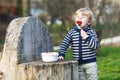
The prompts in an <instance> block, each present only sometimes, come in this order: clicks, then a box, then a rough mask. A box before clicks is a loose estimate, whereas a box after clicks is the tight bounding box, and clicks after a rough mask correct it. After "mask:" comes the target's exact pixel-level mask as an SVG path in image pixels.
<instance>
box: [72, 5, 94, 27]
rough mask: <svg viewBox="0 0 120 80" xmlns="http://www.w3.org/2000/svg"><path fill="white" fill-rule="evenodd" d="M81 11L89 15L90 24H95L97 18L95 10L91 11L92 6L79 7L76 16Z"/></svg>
mask: <svg viewBox="0 0 120 80" xmlns="http://www.w3.org/2000/svg"><path fill="white" fill-rule="evenodd" d="M80 12H82V15H86V16H87V17H89V20H88V23H89V25H93V24H94V22H95V18H94V15H93V12H92V11H91V9H90V8H88V7H84V8H80V9H78V10H77V11H76V12H75V14H74V18H75V17H76V16H77V15H78V14H79V13H80Z"/></svg>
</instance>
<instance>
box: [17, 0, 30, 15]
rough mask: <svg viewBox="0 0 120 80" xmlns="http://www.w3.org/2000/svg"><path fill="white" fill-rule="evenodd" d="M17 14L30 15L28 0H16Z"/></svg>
mask: <svg viewBox="0 0 120 80" xmlns="http://www.w3.org/2000/svg"><path fill="white" fill-rule="evenodd" d="M17 5H18V7H17V14H18V15H19V16H29V15H30V0H17Z"/></svg>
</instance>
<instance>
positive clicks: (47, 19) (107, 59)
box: [0, 0, 120, 80]
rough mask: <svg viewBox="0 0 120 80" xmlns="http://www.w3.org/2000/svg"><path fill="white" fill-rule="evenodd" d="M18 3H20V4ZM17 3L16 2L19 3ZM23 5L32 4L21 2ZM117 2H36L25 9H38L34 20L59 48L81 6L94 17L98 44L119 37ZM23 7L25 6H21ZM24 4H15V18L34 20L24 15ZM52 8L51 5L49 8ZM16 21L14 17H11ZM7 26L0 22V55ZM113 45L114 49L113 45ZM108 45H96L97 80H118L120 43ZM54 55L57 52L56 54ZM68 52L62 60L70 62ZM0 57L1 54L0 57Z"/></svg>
mask: <svg viewBox="0 0 120 80" xmlns="http://www.w3.org/2000/svg"><path fill="white" fill-rule="evenodd" d="M21 1H22V0H21ZM21 1H19V0H18V2H19V3H21ZM25 1H26V3H27V2H28V1H31V2H32V0H25ZM117 1H119V0H62V1H61V0H52V1H48V0H40V1H37V0H36V1H35V2H33V3H31V2H29V4H28V5H27V4H26V6H27V7H29V6H31V7H29V10H30V8H33V9H39V8H41V9H42V12H41V15H38V16H37V17H38V18H39V19H41V20H42V21H43V23H44V24H45V26H46V28H47V29H48V31H49V35H50V37H51V40H52V44H53V46H54V47H55V46H60V43H61V41H62V40H63V38H64V36H65V34H66V33H67V32H68V31H69V30H70V29H71V28H73V27H74V26H75V24H74V21H73V14H74V12H75V11H76V10H77V9H78V8H80V7H84V6H88V7H90V8H91V9H92V11H93V13H94V14H95V18H96V22H95V23H94V27H93V28H94V29H95V30H96V32H97V35H98V38H99V43H100V41H101V40H102V39H104V38H109V37H114V36H120V15H119V13H120V10H119V9H120V6H119V5H120V3H119V2H117ZM24 4H25V3H24ZM24 4H22V3H21V4H17V5H19V6H17V7H16V9H18V10H22V12H23V13H21V12H20V11H18V12H16V16H17V17H27V16H34V13H33V15H32V14H31V15H30V11H29V12H28V13H26V11H24V10H26V9H27V8H26V9H25V8H24V9H23V7H21V5H24ZM53 4H54V5H53ZM14 18H16V17H14ZM8 25H9V23H8V22H7V23H6V22H2V19H0V54H1V53H2V51H3V46H4V42H5V35H6V29H7V27H8ZM116 44H117V45H116ZM116 44H113V43H110V44H108V45H100V47H99V48H98V50H97V64H98V77H99V80H120V58H119V57H120V45H119V44H120V42H118V43H116ZM56 51H58V50H56ZM71 53H72V52H71V49H68V50H67V52H66V56H65V59H66V60H71V59H72V56H71ZM1 55H2V54H1Z"/></svg>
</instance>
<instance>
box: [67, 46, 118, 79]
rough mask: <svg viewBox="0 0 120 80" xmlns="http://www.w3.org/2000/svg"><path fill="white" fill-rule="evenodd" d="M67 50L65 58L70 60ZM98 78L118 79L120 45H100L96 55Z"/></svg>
mask: <svg viewBox="0 0 120 80" xmlns="http://www.w3.org/2000/svg"><path fill="white" fill-rule="evenodd" d="M70 53H71V51H70V50H68V51H67V53H66V57H65V59H67V60H70V59H71V55H70ZM97 63H98V77H99V80H120V47H102V48H100V50H99V53H98V55H97Z"/></svg>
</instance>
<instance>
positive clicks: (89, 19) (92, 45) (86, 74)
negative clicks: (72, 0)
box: [58, 7, 98, 80]
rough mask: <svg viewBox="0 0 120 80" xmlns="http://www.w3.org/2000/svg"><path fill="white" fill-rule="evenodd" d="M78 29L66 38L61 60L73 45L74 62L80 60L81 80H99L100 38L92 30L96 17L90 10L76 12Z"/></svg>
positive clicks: (61, 49) (60, 52)
mask: <svg viewBox="0 0 120 80" xmlns="http://www.w3.org/2000/svg"><path fill="white" fill-rule="evenodd" d="M74 17H75V24H76V27H74V28H73V29H71V30H70V31H69V32H68V33H67V35H66V36H65V37H64V39H63V41H62V43H61V45H60V50H59V57H58V59H59V60H63V59H64V57H65V53H66V50H67V48H68V47H69V44H70V43H71V44H72V57H73V60H78V73H79V80H98V77H97V64H96V49H97V48H98V38H97V35H96V32H95V31H94V30H93V29H92V24H93V21H94V15H93V13H92V11H91V10H90V9H89V8H86V7H85V8H80V9H78V10H77V11H76V12H75V15H74Z"/></svg>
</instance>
